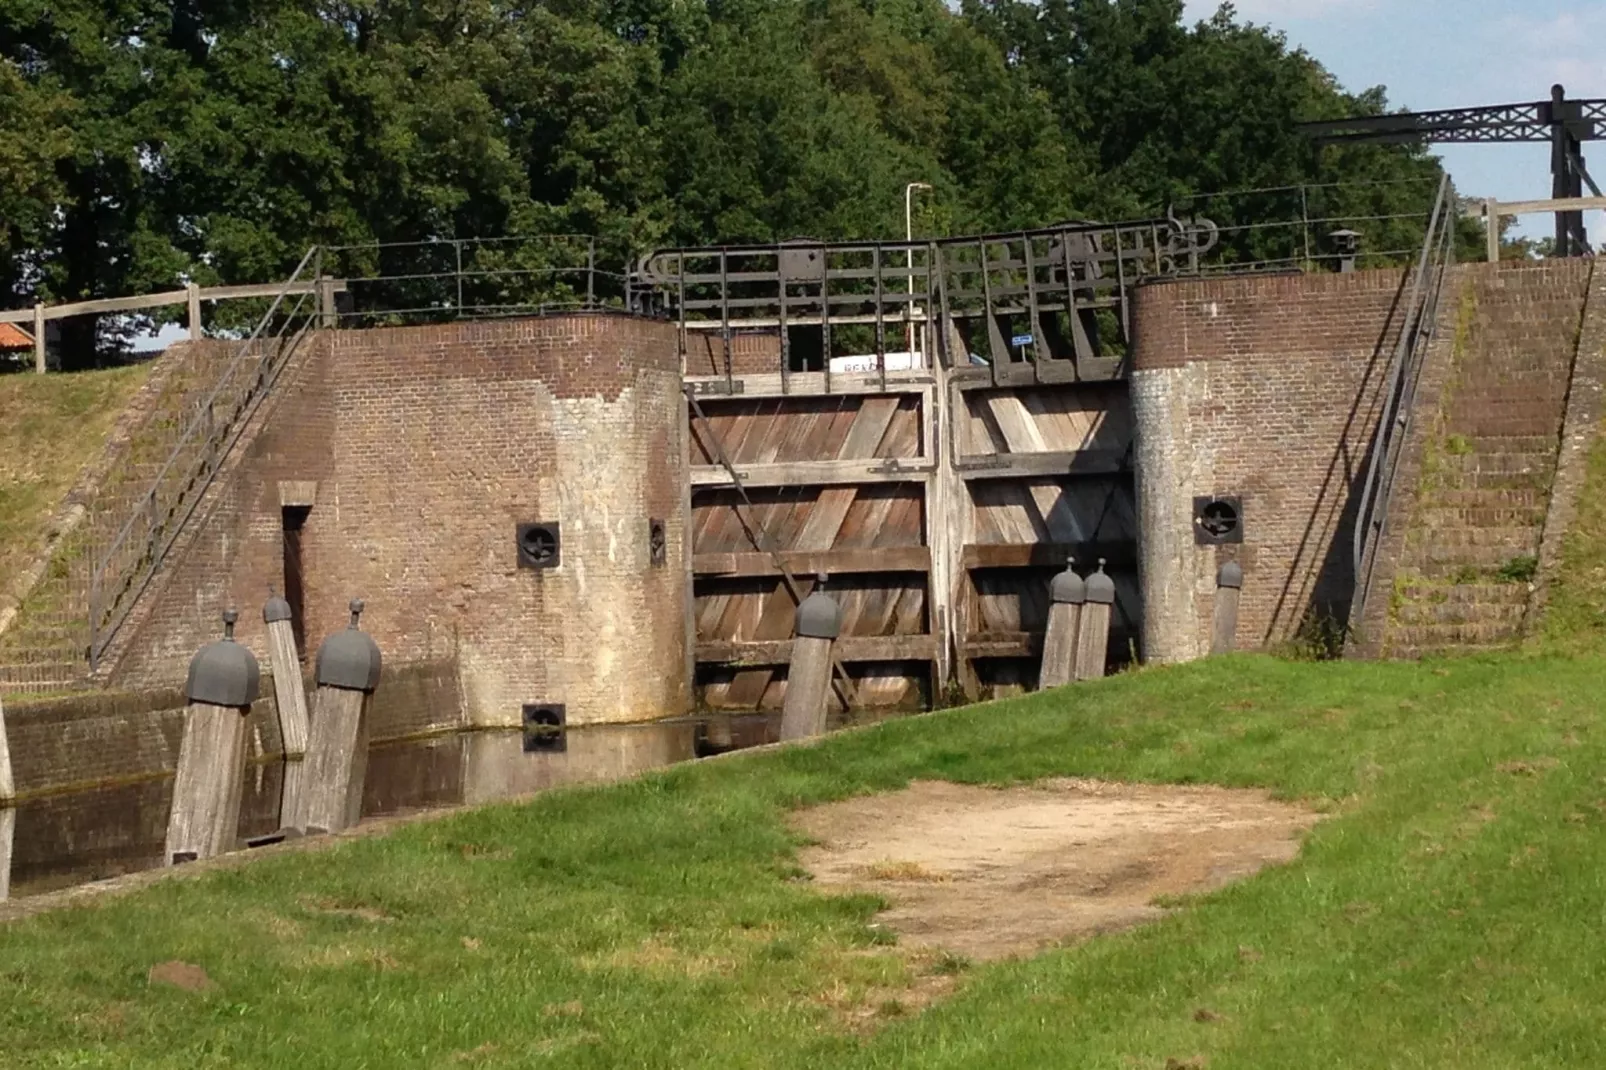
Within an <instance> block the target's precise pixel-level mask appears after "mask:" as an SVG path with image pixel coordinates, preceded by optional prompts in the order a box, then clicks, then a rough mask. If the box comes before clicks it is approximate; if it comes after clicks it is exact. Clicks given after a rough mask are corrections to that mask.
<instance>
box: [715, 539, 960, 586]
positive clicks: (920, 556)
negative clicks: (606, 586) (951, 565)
mask: <svg viewBox="0 0 1606 1070" xmlns="http://www.w3.org/2000/svg"><path fill="white" fill-rule="evenodd" d="M779 557H780V559H781V563H782V564H784V565H785V567H786V568H787V569H788V570H790V571H791V572H794V573H805V574H812V573H818V572H828V573H830V574H831V575H832V576H840V575H846V574H849V573H863V572H925V571H927V570H928V569H930V568H931V551H930V550H928V549H927V548H926V547H924V546H888V547H883V548H879V549H866V550H814V551H808V550H783V551H781V553H780V554H779ZM692 572H693V573H694V574H696V575H698V576H705V577H717V578H722V579H744V578H749V577H764V576H779V575H780V574H781V566H780V565H778V564H777V563H776V561H775V555H771V554H764V553H728V554H696V555H695V556H693V557H692Z"/></svg>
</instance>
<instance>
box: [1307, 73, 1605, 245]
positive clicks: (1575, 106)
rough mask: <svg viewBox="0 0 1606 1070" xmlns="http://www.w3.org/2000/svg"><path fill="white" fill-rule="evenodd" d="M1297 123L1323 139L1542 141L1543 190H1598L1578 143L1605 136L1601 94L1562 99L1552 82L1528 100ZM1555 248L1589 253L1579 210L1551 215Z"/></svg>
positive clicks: (1568, 194) (1571, 193) (1559, 194)
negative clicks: (1546, 95)
mask: <svg viewBox="0 0 1606 1070" xmlns="http://www.w3.org/2000/svg"><path fill="white" fill-rule="evenodd" d="M1302 126H1303V129H1304V130H1305V132H1306V133H1307V134H1309V135H1310V136H1311V137H1312V138H1314V139H1315V140H1316V142H1317V143H1318V144H1324V145H1356V144H1371V145H1399V144H1410V143H1417V142H1440V143H1446V144H1452V143H1461V144H1467V143H1478V144H1488V143H1498V142H1548V143H1549V144H1550V146H1551V153H1550V174H1551V196H1552V197H1556V198H1572V197H1582V196H1583V194H1584V185H1585V183H1588V185H1589V188H1590V189H1591V190H1593V191H1594V193H1595V195H1596V196H1597V197H1598V196H1600V195H1601V193H1600V187H1599V186H1597V185H1596V184H1595V182H1594V180H1593V179H1592V178H1590V176H1589V171H1588V170H1587V169H1586V168H1585V167H1584V159H1583V154H1582V151H1581V147H1582V144H1583V142H1585V141H1601V140H1606V100H1601V99H1594V100H1573V99H1569V98H1568V96H1567V91H1566V89H1565V88H1564V87H1562V86H1560V85H1557V86H1552V87H1551V90H1550V99H1549V100H1539V101H1534V102H1532V103H1528V104H1498V105H1493V106H1489V107H1481V108H1453V109H1449V110H1445V111H1422V112H1402V113H1400V114H1397V115H1372V116H1365V117H1362V118H1355V119H1337V120H1328V121H1323V122H1313V123H1304V124H1302ZM1491 225H1493V224H1491ZM1556 249H1557V251H1558V252H1559V253H1561V254H1562V255H1564V256H1588V255H1589V254H1590V246H1589V237H1588V235H1587V234H1586V233H1585V231H1584V214H1583V213H1582V212H1575V211H1564V212H1557V213H1556Z"/></svg>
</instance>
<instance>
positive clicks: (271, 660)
mask: <svg viewBox="0 0 1606 1070" xmlns="http://www.w3.org/2000/svg"><path fill="white" fill-rule="evenodd" d="M291 616H292V614H291V611H290V603H289V602H286V601H285V600H284V599H283V598H280V597H279V596H278V595H274V594H272V593H271V592H270V596H269V598H268V601H267V604H266V605H264V606H263V607H262V622H263V623H264V624H266V625H267V626H268V669H269V671H270V672H272V673H273V697H274V698H275V699H276V700H277V705H278V708H279V739H280V741H281V742H283V744H284V791H283V792H282V793H281V794H280V796H279V827H280V828H290V827H291V826H292V822H293V821H294V820H295V815H296V814H298V813H300V812H301V795H302V791H303V790H304V789H303V787H302V785H303V783H304V779H305V778H304V774H305V772H306V768H307V763H306V762H305V761H304V759H305V758H306V754H307V724H308V722H307V692H306V690H305V689H304V688H303V687H302V686H301V659H300V657H299V656H297V652H296V634H295V629H294V628H293V627H292V626H291V624H290V618H291Z"/></svg>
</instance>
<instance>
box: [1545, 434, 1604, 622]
mask: <svg viewBox="0 0 1606 1070" xmlns="http://www.w3.org/2000/svg"><path fill="white" fill-rule="evenodd" d="M1561 560H1562V563H1561V568H1560V569H1558V570H1557V572H1556V575H1555V577H1554V578H1553V579H1552V580H1551V583H1550V600H1549V602H1548V604H1547V605H1546V607H1545V619H1544V624H1543V626H1542V628H1541V629H1540V632H1539V644H1540V645H1541V646H1543V647H1544V648H1546V649H1548V650H1555V651H1558V652H1566V653H1577V652H1584V651H1596V650H1602V649H1606V435H1601V434H1599V433H1597V435H1596V437H1595V443H1594V445H1593V446H1592V447H1591V448H1590V451H1589V467H1588V474H1587V475H1586V477H1585V480H1584V490H1583V493H1582V494H1581V495H1579V498H1578V513H1577V516H1575V517H1574V519H1573V523H1572V527H1571V528H1570V529H1569V530H1568V532H1567V537H1566V540H1565V541H1564V542H1563V544H1562V559H1561Z"/></svg>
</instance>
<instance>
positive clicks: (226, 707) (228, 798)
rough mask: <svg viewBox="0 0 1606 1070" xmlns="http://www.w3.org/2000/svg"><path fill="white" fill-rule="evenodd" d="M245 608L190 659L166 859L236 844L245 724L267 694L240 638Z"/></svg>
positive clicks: (227, 617)
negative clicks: (236, 630)
mask: <svg viewBox="0 0 1606 1070" xmlns="http://www.w3.org/2000/svg"><path fill="white" fill-rule="evenodd" d="M238 619H239V614H238V613H236V612H235V611H234V610H232V609H231V610H229V611H228V612H226V613H224V614H223V638H222V639H221V640H219V641H218V642H215V643H210V644H208V645H206V646H204V647H202V648H201V650H200V651H199V652H198V653H197V654H196V655H195V657H194V658H193V659H192V660H191V661H190V676H189V682H188V683H187V684H186V685H185V688H184V694H185V697H186V698H187V699H188V700H189V706H188V707H187V708H186V709H185V711H184V740H183V742H182V743H181V744H180V745H179V751H178V774H177V776H176V777H175V778H174V782H173V809H172V811H171V813H170V814H169V816H168V820H167V847H166V851H165V854H164V857H165V858H166V862H167V864H168V865H177V864H178V863H180V862H193V861H195V860H196V859H200V858H211V857H212V856H213V855H219V854H222V853H223V852H225V851H228V850H230V849H231V848H233V846H234V844H235V841H236V839H237V838H238V835H239V829H240V788H241V786H242V784H243V783H244V781H245V722H246V716H247V715H248V714H249V713H250V712H251V703H253V702H255V701H256V700H257V697H258V695H259V694H260V693H261V684H262V676H261V670H260V669H259V668H258V667H257V659H256V657H255V656H254V655H253V654H252V653H251V652H250V651H249V650H247V649H246V648H245V647H243V646H241V645H240V644H239V643H236V642H235V641H234V622H235V621H237V620H238Z"/></svg>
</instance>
